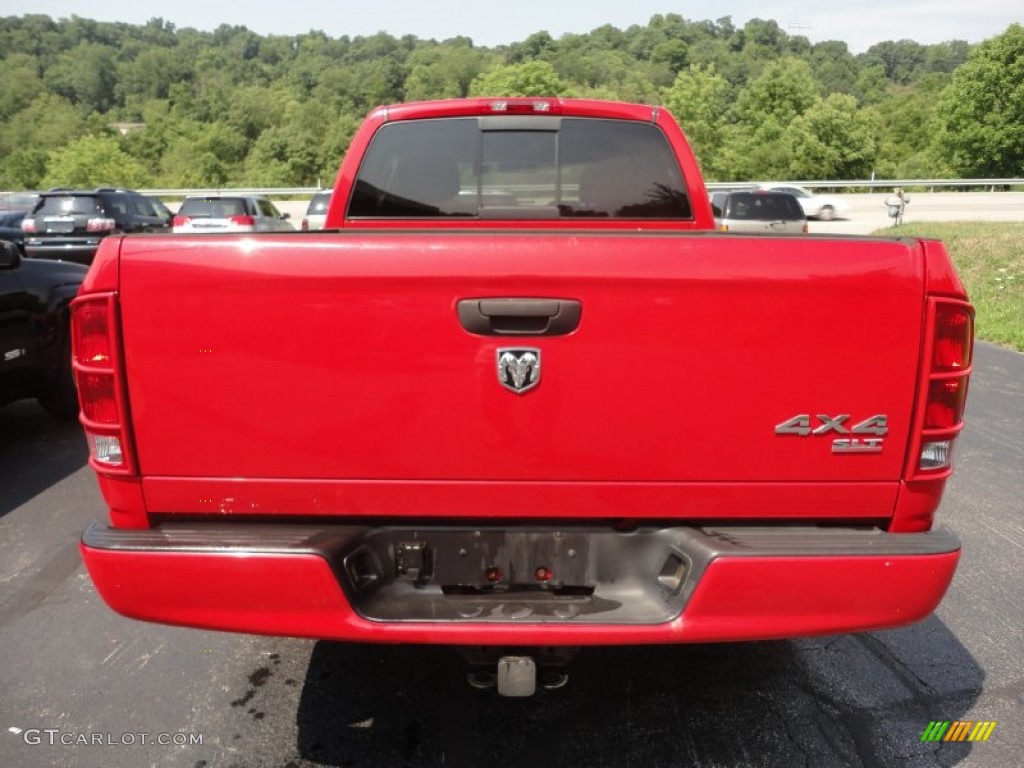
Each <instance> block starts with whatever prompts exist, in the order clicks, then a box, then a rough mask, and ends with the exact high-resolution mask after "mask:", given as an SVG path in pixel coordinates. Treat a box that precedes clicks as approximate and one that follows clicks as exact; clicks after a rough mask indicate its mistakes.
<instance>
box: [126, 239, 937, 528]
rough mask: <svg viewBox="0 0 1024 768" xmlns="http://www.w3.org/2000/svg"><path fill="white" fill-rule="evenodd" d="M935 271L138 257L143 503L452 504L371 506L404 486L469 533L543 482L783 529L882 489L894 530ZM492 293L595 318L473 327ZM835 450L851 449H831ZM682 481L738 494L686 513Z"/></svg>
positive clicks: (860, 248)
mask: <svg viewBox="0 0 1024 768" xmlns="http://www.w3.org/2000/svg"><path fill="white" fill-rule="evenodd" d="M923 274H924V264H923V253H922V251H921V249H920V246H918V245H917V244H916V243H915V242H912V241H895V240H885V239H866V238H849V239H844V238H824V237H799V238H775V237H739V236H724V235H716V234H707V235H699V234H695V235H683V236H680V235H678V234H672V235H658V234H647V233H643V234H642V233H628V234H607V233H593V234H589V233H552V232H547V233H497V232H493V231H491V232H486V233H483V232H447V233H439V232H436V231H435V232H406V233H395V232H390V233H386V232H366V231H362V232H352V233H343V234H323V235H321V234H315V235H310V236H297V235H268V236H261V237H254V238H240V237H230V236H223V237H222V236H204V237H174V238H152V239H142V238H127V239H125V240H124V241H123V243H122V254H121V263H120V310H121V312H122V315H123V320H124V322H123V327H124V329H125V330H124V340H123V343H124V347H125V360H126V366H127V374H128V375H127V381H128V387H129V402H130V408H131V414H132V424H133V432H134V439H135V443H136V448H137V454H138V461H139V468H140V474H141V475H142V476H143V478H144V482H146V483H147V486H146V487H147V500H149V501H150V502H151V505H152V506H154V507H155V508H156V509H157V510H158V511H159V510H160V509H161V508H163V511H168V512H173V511H178V512H200V511H209V510H210V509H211V508H213V509H219V510H221V511H224V510H229V511H246V509H245V505H244V498H245V492H244V487H245V482H246V481H247V480H248V479H252V480H254V481H255V480H256V479H259V481H260V482H263V483H267V482H271V483H273V482H279V483H289V482H295V481H302V482H306V483H308V486H307V487H308V488H309V489H311V490H310V491H309V493H310V494H312V495H321V496H322V498H323V501H322V503H320V504H313V505H312V507H314V508H316V509H317V510H318V511H323V512H324V513H336V512H357V513H362V514H382V513H394V512H396V511H401V510H402V509H403V508H404V509H407V510H408V512H409V513H410V514H420V515H422V514H425V513H428V514H429V513H431V512H435V511H440V510H442V509H443V505H437V509H435V505H433V504H431V503H429V502H427V501H424V502H423V503H422V504H421V505H420V506H418V507H417V498H422V496H418V495H417V493H416V492H411V493H409V494H408V495H407V496H406V497H405V498H404V500H403V501H401V502H399V501H395V500H394V498H393V497H392V501H391V502H389V503H383V502H382V503H381V504H380V505H379V506H375V502H374V499H375V498H376V497H374V496H373V495H372V494H370V495H368V496H367V495H360V492H359V490H358V489H359V488H361V487H362V488H372V487H374V484H375V483H378V482H380V481H385V480H386V481H388V483H389V484H390V486H389V487H390V488H391V491H389V492H390V493H392V494H394V492H395V491H394V489H396V488H400V487H401V483H398V484H396V483H395V481H407V482H408V483H409V484H410V485H409V487H410V489H413V490H416V489H420V490H421V489H423V488H424V487H427V484H430V485H431V486H433V487H439V486H445V487H447V488H448V489H449V491H450V490H451V489H453V488H458V489H462V490H463V491H466V489H469V490H470V495H469V496H466V495H463V496H459V497H458V499H459V500H458V501H453V502H452V503H453V505H454V507H455V508H457V509H456V510H455V511H456V513H458V514H470V512H471V510H472V509H474V508H475V509H477V510H478V513H479V514H480V515H490V514H495V511H494V508H495V505H500V506H501V510H502V512H503V513H505V514H519V513H520V512H519V511H518V510H519V509H520V508H522V509H523V514H531V513H536V510H537V506H536V505H531V503H530V496H529V494H527V493H524V496H523V497H522V498H517V496H516V489H517V488H520V487H522V488H533V489H536V488H538V487H546V488H548V489H549V490H552V492H554V490H555V489H560V492H561V493H562V495H558V494H557V493H556V494H555V495H554V496H550V497H549V499H551V504H552V505H555V504H559V503H568V502H571V500H572V499H573V498H577V499H579V500H581V502H582V500H584V499H587V500H588V501H587V502H586V503H590V504H592V505H593V508H594V509H599V510H601V513H602V514H609V515H611V514H624V513H625V510H624V509H621V508H617V506H616V502H615V499H616V498H617V497H616V493H617V492H619V491H621V490H622V489H623V488H630V489H632V490H633V491H635V492H637V493H639V492H641V491H643V490H644V489H646V490H648V491H651V493H650V498H651V499H654V498H656V497H657V498H669V497H671V498H672V499H674V501H673V502H672V505H674V510H675V511H674V512H673V514H678V515H680V516H686V515H691V516H702V515H703V516H715V515H718V514H724V515H728V514H729V513H730V509H729V507H730V504H739V503H740V502H739V501H737V500H736V499H734V498H733V497H732V496H730V495H729V494H730V493H735V492H736V489H737V488H744V487H745V488H748V489H752V491H751V494H748V495H744V496H743V499H744V501H743V502H742V503H743V504H744V505H747V506H749V499H751V498H754V497H755V496H756V497H758V498H761V499H764V500H766V501H765V503H766V504H767V508H766V510H765V511H764V513H765V514H768V513H770V512H771V510H770V506H771V501H770V500H771V498H773V496H772V492H773V491H775V492H778V490H779V489H780V488H788V489H789V490H788V491H787V493H786V494H785V496H786V497H787V498H792V497H795V496H796V495H797V494H796V493H795V492H793V491H794V489H796V488H800V487H803V493H804V494H805V498H807V499H810V500H811V503H812V504H813V505H816V506H817V507H818V508H819V509H818V511H819V512H820V513H821V514H824V515H833V516H846V517H855V516H856V515H857V512H856V509H857V508H858V504H861V503H862V502H863V501H864V500H865V499H866V498H867V496H871V498H872V503H871V504H869V505H866V506H867V507H870V508H871V509H872V510H873V512H874V514H877V511H878V503H879V500H880V499H886V498H894V497H895V493H896V488H897V486H898V483H899V478H900V474H901V470H902V468H903V466H904V462H905V458H906V456H905V454H906V450H907V442H908V436H909V433H910V422H911V415H912V408H913V400H912V397H913V394H914V393H915V392H916V388H917V378H918V364H919V354H920V351H919V350H920V346H921V337H922V322H923V298H924V277H923ZM488 298H517V299H518V298H546V299H560V300H573V301H577V302H579V303H580V306H581V309H582V312H581V316H580V320H579V323H578V327H576V328H575V330H573V331H571V332H569V333H566V334H564V335H554V336H529V335H512V336H493V335H478V334H476V333H472V332H470V331H467V330H466V329H465V328H464V327H463V325H462V323H460V318H459V315H458V312H457V307H458V304H459V302H460V301H463V300H466V299H488ZM506 348H513V349H514V350H517V351H520V350H524V349H528V350H534V351H536V352H537V353H538V356H539V357H540V360H541V366H540V379H539V383H538V384H537V386H535V387H534V388H532V389H530V390H529V391H526V392H523V393H517V392H514V391H510V389H509V388H507V387H505V386H502V382H501V381H500V380H499V373H498V365H497V361H498V357H499V352H498V350H499V349H506ZM858 424H865V425H866V426H865V428H864V430H865V433H864V436H865V439H866V440H869V441H870V442H868V443H861V442H860V441H859V433H853V434H851V429H852V428H853V427H854V426H855V425H858ZM883 424H884V432H883V431H882V429H881V428H880V426H879V425H883ZM780 425H782V428H781V430H780V429H777V428H779V427H780ZM840 439H845V440H851V443H850V445H852V446H853V448H854V450H852V451H845V450H840V451H839V452H836V441H837V440H840ZM204 479H208V480H210V481H214V480H216V481H217V482H218V483H221V484H220V485H206V486H204V484H203V481H204ZM289 487H291V486H287V485H281V487H280V489H279V492H278V494H277V497H278V498H279V500H280V505H279V508H277V509H268V508H267V507H268V502H267V499H268V498H273V497H274V496H273V494H270V495H269V496H268V495H267V494H266V493H264V494H263V495H262V496H261V498H262V502H261V503H262V505H263V508H261V509H255V508H254V509H251V510H248V511H252V512H254V513H260V512H270V511H288V509H289V504H288V500H287V499H288V496H289V491H288V490H287V489H288V488H289ZM225 488H228V489H230V488H235V489H237V490H238V493H237V494H232V493H231V492H230V490H227V491H226V490H225ZM488 488H493V489H494V491H495V492H494V493H492V494H489V493H488V491H487V489H488ZM602 488H607V489H608V491H609V495H608V496H606V497H605V496H603V495H602V493H601V489H602ZM686 488H694V489H696V488H703V489H705V491H706V490H707V489H709V488H718V489H719V491H720V492H719V493H713V494H711V495H710V496H708V495H707V494H705V495H704V496H700V494H695V495H694V496H693V498H694V499H696V498H698V497H700V498H703V499H704V503H702V504H695V505H694V506H693V507H692V508H688V507H687V505H686V503H685V500H686V498H687V496H686V494H685V493H684V492H683V491H685V489H686ZM175 489H177V490H175ZM211 489H215V490H216V493H208V492H207V491H210V490H211ZM332 489H333V490H332ZM339 489H340V490H339ZM567 489H568V490H567ZM667 489H674V493H675V495H673V494H672V493H669V494H668V496H666V495H665V493H664V492H665V491H667ZM729 489H732V490H731V491H730V490H729ZM815 489H818V491H820V492H821V493H820V494H819V495H818V496H816V495H815V492H816V491H815ZM754 491H758V492H757V493H755V492H754ZM296 492H297V491H296ZM499 493H500V495H499ZM218 494H219V495H218ZM573 494H575V496H573ZM627 496H629V498H630V499H632V501H629V502H628V503H630V504H637V503H639V502H638V501H637V499H639V498H641V497H638V496H636V494H635V493H633V494H632V495H630V494H627ZM215 497H216V498H215ZM622 498H623V503H626V501H625V499H626V496H623V497H622ZM474 499H475V501H474ZM708 499H711V501H708ZM730 499H733V501H730ZM840 499H843V500H846V501H845V502H844V503H839V502H838V500H840ZM560 500H564V501H560ZM306 502H307V503H306V504H305V505H304V507H302V508H304V509H305V510H306V512H307V513H308V512H309V510H310V508H311V505H310V504H309V503H308V502H309V499H308V498H307V499H306ZM474 504H475V505H476V506H475V507H474ZM204 505H205V506H204ZM233 505H234V506H233ZM716 505H717V507H716ZM270 506H271V507H273V506H274V505H273V504H270ZM541 506H543V504H541ZM654 506H655V507H657V506H658V505H657V504H655V505H654ZM823 507H828V509H823ZM298 508H299V507H298V506H297V507H296V509H298ZM662 512H664V508H663V509H662ZM732 512H733V513H735V509H733V510H732ZM778 512H779V510H775V513H776V514H777V513H778ZM546 513H547V514H551V508H548V510H547V512H546ZM634 513H636V512H635V511H634ZM563 514H564V515H566V516H574V515H579V514H582V512H581V511H579V510H570V509H565V510H564V512H563ZM639 514H641V515H642V514H644V512H643V511H640V512H639ZM808 514H809V513H808Z"/></svg>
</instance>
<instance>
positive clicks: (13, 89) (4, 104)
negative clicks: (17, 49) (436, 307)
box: [0, 53, 43, 120]
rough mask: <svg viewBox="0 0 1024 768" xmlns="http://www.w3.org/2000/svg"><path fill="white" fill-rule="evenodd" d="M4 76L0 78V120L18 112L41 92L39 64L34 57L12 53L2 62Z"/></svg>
mask: <svg viewBox="0 0 1024 768" xmlns="http://www.w3.org/2000/svg"><path fill="white" fill-rule="evenodd" d="M3 62H4V75H3V77H0V120H6V119H8V118H9V117H10V116H11V115H14V114H16V113H17V112H20V111H21V110H23V109H24V108H25V107H27V106H28V105H29V104H31V103H32V100H33V99H34V98H35V97H36V96H37V95H38V94H39V92H40V91H41V90H42V85H43V84H42V82H41V81H40V80H39V63H38V61H37V60H36V58H35V57H34V56H29V55H28V54H26V53H14V54H11V55H10V56H8V57H7V58H6V59H4V60H3Z"/></svg>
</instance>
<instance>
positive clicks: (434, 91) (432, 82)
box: [405, 44, 485, 101]
mask: <svg viewBox="0 0 1024 768" xmlns="http://www.w3.org/2000/svg"><path fill="white" fill-rule="evenodd" d="M484 61H485V55H484V53H483V52H482V51H479V50H476V49H474V48H472V47H470V46H468V45H450V44H447V45H438V46H430V47H425V48H420V49H419V50H416V51H414V52H413V53H412V54H411V55H410V56H409V65H410V70H409V76H408V77H407V78H406V80H405V98H406V99H408V100H409V101H422V100H424V99H455V98H462V97H464V96H466V95H468V94H469V86H470V83H472V82H473V78H475V77H476V76H477V75H479V74H480V72H481V70H482V69H483V66H484Z"/></svg>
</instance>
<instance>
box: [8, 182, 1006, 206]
mask: <svg viewBox="0 0 1024 768" xmlns="http://www.w3.org/2000/svg"><path fill="white" fill-rule="evenodd" d="M766 183H772V184H789V185H792V186H798V187H811V188H813V189H891V188H893V187H905V188H911V189H920V188H921V187H926V188H929V189H932V190H934V189H936V188H949V189H967V188H970V187H980V188H985V187H987V188H989V189H990V191H996V188H997V187H1024V178H1013V179H861V180H856V181H850V180H840V179H832V180H821V179H818V180H801V181H773V182H763V181H711V182H708V183H707V188H708V189H744V188H750V187H756V186H757V185H759V184H766ZM322 189H323V188H322V187H210V188H206V189H140V190H138V191H139V192H141V193H142V194H144V195H153V196H154V197H169V198H182V197H187V196H189V195H221V194H225V193H228V194H235V195H264V196H266V197H273V198H281V197H305V196H311V195H313V193H315V192H320V191H322ZM22 194H24V193H21V192H0V201H3V200H4V199H5V198H8V197H10V196H14V195H22Z"/></svg>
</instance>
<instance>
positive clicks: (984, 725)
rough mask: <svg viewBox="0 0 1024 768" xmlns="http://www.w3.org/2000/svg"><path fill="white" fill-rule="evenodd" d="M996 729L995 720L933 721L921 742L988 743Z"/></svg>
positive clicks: (922, 735) (923, 734) (926, 729)
mask: <svg viewBox="0 0 1024 768" xmlns="http://www.w3.org/2000/svg"><path fill="white" fill-rule="evenodd" d="M995 729H996V721H995V720H979V721H973V720H954V721H952V722H950V721H949V720H932V721H931V722H930V723H928V727H927V728H925V729H924V733H922V734H921V741H988V737H989V736H991V735H992V731H994V730H995Z"/></svg>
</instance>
